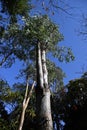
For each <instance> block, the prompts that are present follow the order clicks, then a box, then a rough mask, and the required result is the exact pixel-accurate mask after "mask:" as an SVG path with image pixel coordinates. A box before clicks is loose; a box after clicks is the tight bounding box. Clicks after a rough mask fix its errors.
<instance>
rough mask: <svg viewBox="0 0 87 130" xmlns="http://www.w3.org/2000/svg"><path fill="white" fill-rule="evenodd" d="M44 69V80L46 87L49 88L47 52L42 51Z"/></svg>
mask: <svg viewBox="0 0 87 130" xmlns="http://www.w3.org/2000/svg"><path fill="white" fill-rule="evenodd" d="M42 68H43V80H44V85H45V87H46V88H48V71H47V66H46V51H45V50H42Z"/></svg>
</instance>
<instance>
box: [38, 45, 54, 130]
mask: <svg viewBox="0 0 87 130" xmlns="http://www.w3.org/2000/svg"><path fill="white" fill-rule="evenodd" d="M37 49H38V50H37V56H38V57H37V60H36V61H37V67H38V68H37V74H41V73H40V72H42V74H43V75H42V77H39V76H40V75H37V76H38V78H43V79H42V80H39V81H43V83H41V84H43V86H41V84H40V82H38V81H37V87H36V107H37V111H36V114H37V125H36V126H37V130H53V124H52V116H51V105H50V89H49V86H48V72H47V68H46V54H45V50H41V47H40V44H38V48H37ZM39 52H40V53H39ZM38 59H39V60H40V61H41V62H40V61H38ZM39 64H41V65H39ZM40 66H41V68H40ZM39 71H40V72H39ZM38 78H37V80H38Z"/></svg>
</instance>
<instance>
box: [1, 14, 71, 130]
mask: <svg viewBox="0 0 87 130" xmlns="http://www.w3.org/2000/svg"><path fill="white" fill-rule="evenodd" d="M61 40H63V35H61V34H60V32H59V28H58V26H57V25H55V24H54V23H53V22H52V21H51V20H50V19H49V18H48V17H47V16H46V15H44V16H34V17H29V18H27V19H26V18H24V17H23V23H22V24H19V23H14V24H10V25H8V27H7V29H6V30H5V31H3V34H2V37H1V44H0V56H1V57H2V60H1V65H2V64H3V63H4V62H5V64H4V65H6V66H9V67H10V66H11V65H12V64H13V62H14V61H15V59H16V58H19V59H20V60H22V61H24V62H26V61H28V63H29V65H30V66H33V68H34V70H33V72H31V75H30V76H31V79H32V80H36V81H37V85H36V108H37V109H36V110H37V111H36V115H37V129H38V130H39V129H42V130H43V129H44V130H45V129H46V130H51V129H53V126H52V117H51V106H50V85H49V82H48V70H49V69H48V70H47V66H46V59H47V54H49V53H50V55H51V56H55V57H56V58H59V59H60V60H61V61H62V60H67V61H69V60H71V59H73V55H72V52H71V50H70V49H66V48H64V47H62V48H60V47H59V46H58V42H59V41H61ZM64 51H65V52H64ZM49 61H50V59H49ZM50 62H51V61H50ZM29 65H28V66H29ZM48 65H49V64H48ZM48 67H49V68H50V66H48ZM56 70H57V69H56ZM28 74H29V72H28ZM50 77H51V76H50ZM54 77H55V75H54ZM54 79H55V78H54ZM57 81H58V80H57ZM57 81H56V82H57ZM54 82H55V80H54Z"/></svg>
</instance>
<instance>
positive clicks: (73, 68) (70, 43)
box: [0, 0, 87, 85]
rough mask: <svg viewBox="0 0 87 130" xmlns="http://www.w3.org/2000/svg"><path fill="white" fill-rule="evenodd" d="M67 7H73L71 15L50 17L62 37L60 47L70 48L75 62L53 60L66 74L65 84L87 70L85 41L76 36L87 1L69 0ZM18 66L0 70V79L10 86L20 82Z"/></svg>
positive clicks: (18, 64)
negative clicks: (57, 25)
mask: <svg viewBox="0 0 87 130" xmlns="http://www.w3.org/2000/svg"><path fill="white" fill-rule="evenodd" d="M69 5H70V6H71V7H73V9H70V10H71V11H70V13H72V15H67V14H65V13H62V12H59V14H58V13H55V15H54V16H52V19H53V21H54V22H56V23H57V24H59V26H60V31H61V32H62V33H63V35H64V41H62V42H61V43H60V45H61V44H62V45H64V46H67V47H70V48H71V49H72V51H73V53H74V55H75V61H73V62H71V63H67V64H66V63H59V62H57V61H56V59H53V61H55V62H56V64H57V65H58V66H60V67H61V68H62V69H63V71H64V72H65V73H66V78H64V83H65V84H67V83H68V82H69V80H72V79H75V78H79V77H80V76H81V75H82V72H83V71H86V70H87V65H86V64H87V41H85V40H83V37H82V36H78V34H79V30H81V28H82V23H81V21H82V14H87V0H70V1H69ZM20 66H21V63H20V62H18V61H17V63H16V64H15V65H13V66H12V67H11V68H10V69H4V68H0V78H3V79H6V80H7V81H8V83H9V84H10V85H12V84H13V83H14V82H18V81H20V80H16V79H15V77H16V76H17V74H18V71H19V69H20Z"/></svg>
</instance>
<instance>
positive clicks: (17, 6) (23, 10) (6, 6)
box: [0, 0, 30, 15]
mask: <svg viewBox="0 0 87 130" xmlns="http://www.w3.org/2000/svg"><path fill="white" fill-rule="evenodd" d="M0 1H1V4H2V11H4V12H5V11H7V12H8V13H9V14H10V15H17V14H19V15H26V14H28V11H29V9H30V4H29V2H30V1H28V0H0Z"/></svg>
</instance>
